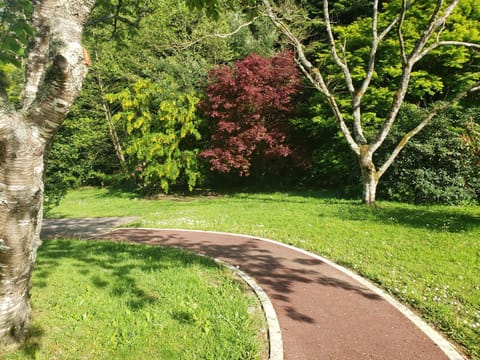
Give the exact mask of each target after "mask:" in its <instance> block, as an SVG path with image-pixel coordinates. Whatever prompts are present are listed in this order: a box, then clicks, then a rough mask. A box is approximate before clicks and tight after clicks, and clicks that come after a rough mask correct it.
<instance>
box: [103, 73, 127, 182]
mask: <svg viewBox="0 0 480 360" xmlns="http://www.w3.org/2000/svg"><path fill="white" fill-rule="evenodd" d="M97 83H98V88H99V89H100V95H101V96H102V109H103V113H104V114H105V120H106V121H107V126H108V131H109V133H110V139H112V143H113V148H114V149H115V155H116V156H117V159H118V162H119V164H120V169H121V170H122V173H123V175H128V168H127V163H126V161H125V156H124V154H123V149H122V145H121V144H120V139H119V138H118V134H117V130H116V129H115V124H114V123H113V119H112V111H111V110H110V105H109V104H108V103H107V102H106V101H105V100H104V98H105V91H104V89H103V82H102V80H101V79H100V78H97Z"/></svg>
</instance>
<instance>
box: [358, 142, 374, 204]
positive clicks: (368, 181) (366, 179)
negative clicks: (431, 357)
mask: <svg viewBox="0 0 480 360" xmlns="http://www.w3.org/2000/svg"><path fill="white" fill-rule="evenodd" d="M358 160H359V164H360V170H361V172H362V185H363V197H362V200H363V203H364V204H365V205H368V206H374V205H375V200H376V195H377V185H378V181H379V174H378V172H377V169H376V168H375V164H374V163H373V154H372V153H371V152H370V151H369V146H368V145H360V154H359V156H358Z"/></svg>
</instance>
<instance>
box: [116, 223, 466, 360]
mask: <svg viewBox="0 0 480 360" xmlns="http://www.w3.org/2000/svg"><path fill="white" fill-rule="evenodd" d="M125 229H132V230H162V231H185V232H199V233H205V234H218V235H227V236H239V237H243V238H248V239H257V240H260V241H265V242H268V243H272V244H276V245H279V246H283V247H286V248H288V249H291V250H295V251H298V252H300V253H302V254H304V255H308V256H311V257H313V258H315V259H317V260H320V261H322V262H324V263H325V264H327V265H330V266H332V267H333V268H335V269H336V270H338V271H340V272H342V273H344V274H345V275H348V276H350V277H351V278H353V279H354V280H356V281H358V282H359V283H361V284H362V285H363V286H365V287H366V288H368V289H369V290H371V291H372V292H374V293H375V294H377V295H378V296H380V297H381V298H382V299H384V300H385V301H386V302H388V303H389V304H390V305H392V306H393V307H394V308H396V309H397V310H398V311H400V313H402V314H403V315H404V316H405V317H406V318H407V319H408V320H410V321H411V322H412V323H413V324H415V325H416V326H417V327H418V328H419V329H420V330H421V331H422V332H423V333H424V334H425V335H426V336H427V337H428V338H429V339H430V340H432V341H433V343H434V344H436V345H437V346H438V347H439V348H440V349H441V350H442V351H443V352H444V354H445V355H446V356H447V357H448V358H449V359H450V360H466V358H465V357H463V356H462V355H461V354H460V352H459V351H458V350H457V349H456V348H455V346H454V345H453V344H451V343H450V342H449V341H448V340H447V339H446V338H445V337H443V336H442V335H441V334H440V333H439V332H438V331H437V330H435V329H434V328H433V327H432V326H431V325H429V324H427V323H426V322H425V320H423V319H422V318H421V317H420V316H418V315H417V314H415V313H414V312H413V311H412V310H411V309H409V308H408V307H407V306H405V305H403V304H401V303H400V302H399V301H398V300H396V299H395V298H393V297H392V296H391V295H390V294H388V293H387V292H386V291H384V290H383V289H381V288H380V287H378V286H377V285H375V284H374V283H372V282H371V281H370V280H367V279H366V278H364V277H362V276H360V275H359V274H357V273H355V272H354V271H352V270H350V269H347V268H345V267H343V266H341V265H339V264H337V263H335V262H333V261H332V260H330V259H327V258H326V257H323V256H321V255H317V254H314V253H312V252H310V251H308V250H304V249H300V248H298V247H296V246H293V245H289V244H285V243H282V242H279V241H276V240H272V239H267V238H263V237H260V236H255V235H247V234H237V233H228V232H223V231H211V230H193V229H175V228H143V227H139V228H128V227H124V228H117V229H115V230H125ZM115 230H113V231H115ZM237 270H238V269H237ZM247 276H248V275H247ZM262 291H263V290H262ZM267 298H268V296H267ZM269 301H270V300H269ZM272 308H273V306H272Z"/></svg>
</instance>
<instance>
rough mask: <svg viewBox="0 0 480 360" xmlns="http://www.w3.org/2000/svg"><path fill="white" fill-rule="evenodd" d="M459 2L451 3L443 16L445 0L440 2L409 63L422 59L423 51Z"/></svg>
mask: <svg viewBox="0 0 480 360" xmlns="http://www.w3.org/2000/svg"><path fill="white" fill-rule="evenodd" d="M459 1H460V0H453V1H452V2H451V3H450V5H448V6H447V8H446V9H445V12H444V13H443V15H442V16H440V11H441V9H442V5H443V0H438V2H437V6H436V7H435V10H434V12H433V13H432V16H431V18H430V22H429V24H428V26H427V28H426V29H425V31H424V32H423V34H422V36H421V37H420V39H419V40H418V41H417V43H416V44H415V47H414V48H413V50H412V52H411V53H410V55H409V56H408V60H409V61H412V62H413V63H416V62H418V61H419V60H420V59H421V58H422V56H421V54H422V53H423V50H424V48H425V45H426V44H427V42H428V40H430V38H431V36H432V34H433V33H434V32H435V30H436V29H438V28H439V27H440V26H443V24H445V21H446V20H447V18H448V17H449V16H450V14H451V13H452V11H453V10H454V9H455V7H456V6H457V4H458V2H459ZM424 55H425V54H424ZM424 55H423V56H424Z"/></svg>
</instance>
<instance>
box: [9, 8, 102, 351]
mask: <svg viewBox="0 0 480 360" xmlns="http://www.w3.org/2000/svg"><path fill="white" fill-rule="evenodd" d="M94 3H95V1H94V0H69V1H66V0H36V1H33V5H34V13H33V16H32V25H33V28H34V29H35V31H36V33H35V39H34V41H33V42H32V45H31V46H30V48H29V53H28V56H27V59H26V79H25V88H24V92H23V93H24V95H23V98H22V101H21V108H19V109H16V108H14V106H13V105H12V104H11V103H10V102H9V101H8V98H7V96H6V94H5V93H3V92H0V345H5V344H18V343H19V342H21V341H22V339H23V338H24V337H25V335H26V333H27V330H28V323H29V318H30V305H29V289H30V281H31V274H32V270H33V264H34V262H35V257H36V253H37V249H38V247H39V246H40V244H41V240H40V228H41V223H42V211H43V205H42V204H43V175H44V168H43V163H44V159H43V155H44V152H45V148H46V146H47V145H48V144H49V143H50V142H51V141H52V138H53V136H54V134H55V132H56V131H57V129H58V127H59V126H60V125H61V123H62V122H63V120H64V119H65V116H66V114H67V112H68V110H69V109H70V107H71V105H72V104H73V102H74V100H75V98H76V96H77V95H78V93H79V91H80V89H81V86H82V81H83V79H84V77H85V75H86V71H87V64H86V61H85V50H84V49H83V48H82V46H81V37H82V31H83V26H84V23H85V21H86V19H87V18H88V15H89V13H90V11H91V9H92V7H93V5H94Z"/></svg>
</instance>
